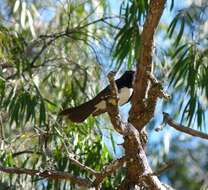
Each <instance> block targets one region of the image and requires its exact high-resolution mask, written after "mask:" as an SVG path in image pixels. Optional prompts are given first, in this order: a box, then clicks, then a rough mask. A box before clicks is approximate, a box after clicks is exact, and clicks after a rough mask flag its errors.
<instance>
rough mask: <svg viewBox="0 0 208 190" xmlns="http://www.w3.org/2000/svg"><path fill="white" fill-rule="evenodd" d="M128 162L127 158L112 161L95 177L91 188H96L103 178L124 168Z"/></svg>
mask: <svg viewBox="0 0 208 190" xmlns="http://www.w3.org/2000/svg"><path fill="white" fill-rule="evenodd" d="M127 161H129V159H128V157H127V156H124V157H122V158H119V159H117V160H114V161H113V162H112V163H111V164H109V165H107V166H106V167H105V168H104V169H103V170H102V171H101V172H100V173H99V174H98V175H97V176H96V179H95V180H94V182H93V185H92V186H93V187H98V186H99V185H100V184H101V182H102V181H103V180H104V178H105V177H107V176H109V175H111V174H112V173H114V172H116V170H117V169H119V168H120V167H122V166H124V165H125V163H126V162H127Z"/></svg>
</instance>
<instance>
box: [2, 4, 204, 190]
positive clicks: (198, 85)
mask: <svg viewBox="0 0 208 190" xmlns="http://www.w3.org/2000/svg"><path fill="white" fill-rule="evenodd" d="M207 6H208V3H207V2H206V0H201V1H193V2H192V1H184V4H181V3H180V4H179V1H176V0H175V1H174V0H170V1H167V4H166V9H165V12H164V16H163V18H162V21H161V24H160V26H159V28H158V30H157V35H156V43H155V52H154V73H155V75H156V76H157V77H158V78H159V79H161V80H164V85H165V86H167V89H168V92H169V93H171V95H172V99H171V101H170V102H165V103H162V102H159V103H158V109H157V114H156V117H155V119H154V120H153V122H152V123H151V124H150V127H149V128H148V129H149V140H150V142H149V146H148V154H149V159H150V161H151V162H152V166H153V167H154V168H155V169H156V168H158V167H159V165H160V164H161V163H163V162H165V161H168V160H170V159H171V160H172V159H173V160H175V162H176V165H175V167H174V168H172V169H170V170H168V171H167V172H165V173H164V174H162V175H161V180H162V181H164V182H167V183H169V184H170V185H173V187H175V188H176V189H190V190H191V189H193V190H195V189H199V188H200V187H201V186H202V185H206V181H207V179H206V175H207V171H206V169H207V160H206V157H207V151H206V146H207V144H206V143H204V142H203V143H202V142H201V141H199V140H197V139H190V138H188V137H187V136H184V135H180V134H178V133H177V134H176V133H175V132H173V131H172V130H170V129H164V131H163V132H161V133H160V134H157V133H156V132H155V131H154V130H152V129H153V127H155V126H157V125H158V122H160V120H161V118H160V115H159V114H158V113H161V110H166V111H167V112H169V113H171V114H172V116H173V117H175V118H176V119H178V120H180V121H181V122H183V123H184V124H186V125H187V126H189V127H193V128H197V129H199V130H202V131H206V130H207V129H206V128H207V124H206V123H207V111H206V110H207V97H208V85H207V81H208V78H207V77H208V65H207V59H208V57H207V56H208V51H207V37H208V20H207V16H208V15H207V12H208V11H207ZM147 9H148V1H145V0H139V1H136V0H128V1H127V0H124V1H119V5H118V2H113V1H104V0H102V1H96V0H87V1H83V0H79V1H73V0H66V1H65V0H64V1H55V0H46V1H39V0H38V1H29V0H28V1H27V0H24V1H20V0H3V1H2V2H1V3H0V20H1V22H0V66H1V68H0V95H1V98H0V107H1V109H0V135H1V136H0V138H1V139H0V164H1V165H4V166H16V167H25V168H34V169H39V170H44V169H47V168H48V169H55V170H61V171H68V172H70V173H72V174H75V175H79V176H89V174H87V173H85V172H84V171H80V169H79V168H77V167H76V166H74V165H73V164H72V163H71V162H70V161H69V159H67V157H68V156H74V157H75V158H76V159H78V160H79V161H81V162H83V163H85V164H86V165H88V166H91V167H92V168H94V169H96V170H101V169H102V168H103V166H104V165H106V164H107V163H109V162H110V161H111V160H112V159H113V158H115V157H118V156H119V155H121V154H122V149H121V147H120V146H118V145H117V143H119V142H120V141H122V140H121V139H119V137H118V135H117V134H116V133H114V132H113V131H112V128H111V127H110V124H109V121H108V118H107V117H106V116H105V115H104V116H101V117H98V118H93V117H90V118H89V119H87V120H86V121H85V122H84V123H82V124H79V125H77V124H74V123H71V122H70V121H66V120H61V119H60V118H58V112H59V111H60V110H61V109H62V108H63V107H67V106H75V105H79V104H80V103H82V102H84V101H86V100H88V99H90V98H92V97H93V96H94V95H95V94H96V93H97V92H98V91H99V90H100V89H101V88H102V87H103V86H104V85H105V84H104V82H99V81H104V80H105V75H106V73H107V72H108V71H109V70H110V69H116V70H119V72H120V73H121V72H123V71H124V70H126V69H131V68H134V65H135V60H136V59H137V58H138V55H139V54H138V52H139V47H140V32H141V30H142V25H143V23H144V19H145V16H146V14H147ZM111 57H112V58H111ZM124 109H125V110H124ZM126 109H128V106H127V107H125V108H122V110H123V115H124V117H125V115H126V114H127V111H126ZM184 149H186V151H184ZM182 158H186V161H182ZM190 168H192V169H191V170H190ZM123 172H124V171H122V170H119V171H118V173H117V174H115V176H113V177H111V178H109V179H106V180H105V182H104V184H103V188H104V189H107V188H109V189H110V188H112V187H115V186H116V185H117V184H119V182H120V181H121V178H122V175H123ZM195 176H198V177H197V178H196V177H195ZM89 177H90V176H89ZM0 183H1V184H0V189H6V188H7V187H10V188H11V189H76V188H77V187H75V186H74V185H72V184H70V183H69V182H67V181H51V180H46V179H42V178H37V177H29V176H26V175H22V176H18V175H8V174H1V176H0Z"/></svg>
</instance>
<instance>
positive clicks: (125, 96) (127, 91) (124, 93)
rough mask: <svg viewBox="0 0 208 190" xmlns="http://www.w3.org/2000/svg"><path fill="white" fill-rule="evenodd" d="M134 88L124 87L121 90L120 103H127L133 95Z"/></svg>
mask: <svg viewBox="0 0 208 190" xmlns="http://www.w3.org/2000/svg"><path fill="white" fill-rule="evenodd" d="M132 92H133V88H127V87H124V88H122V89H121V90H120V91H119V101H118V103H119V105H122V104H125V103H126V102H127V101H128V100H129V98H130V97H131V95H132Z"/></svg>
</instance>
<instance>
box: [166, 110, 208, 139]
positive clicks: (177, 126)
mask: <svg viewBox="0 0 208 190" xmlns="http://www.w3.org/2000/svg"><path fill="white" fill-rule="evenodd" d="M163 118H164V122H166V123H167V124H168V125H169V126H170V127H173V128H174V129H176V130H178V131H181V132H184V133H186V134H189V135H192V136H195V137H199V138H202V139H206V140H207V139H208V134H205V133H203V132H200V131H197V130H194V129H191V128H189V127H186V126H184V125H182V124H179V123H176V122H175V121H174V120H173V119H172V118H171V117H170V116H169V114H168V113H165V112H163Z"/></svg>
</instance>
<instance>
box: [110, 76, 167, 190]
mask: <svg viewBox="0 0 208 190" xmlns="http://www.w3.org/2000/svg"><path fill="white" fill-rule="evenodd" d="M108 79H109V82H110V96H109V98H108V99H107V111H108V115H109V117H110V119H111V122H112V124H113V127H114V128H115V130H117V131H118V132H119V133H120V134H122V135H124V140H125V143H124V148H125V150H126V156H127V157H128V158H129V162H127V167H128V171H133V172H132V173H133V174H134V175H132V176H128V177H129V178H128V180H130V183H132V184H138V183H142V184H143V186H145V184H146V186H147V187H148V188H149V189H154V190H164V189H165V188H164V187H163V186H162V184H161V183H160V181H159V179H158V178H157V177H156V176H151V175H145V174H151V173H153V172H152V170H151V168H150V166H149V164H148V161H147V157H146V154H145V151H144V149H143V147H142V143H141V141H140V134H139V131H138V130H137V129H136V128H135V127H134V126H133V125H131V123H124V122H122V120H121V117H120V115H119V109H118V100H119V99H118V89H117V86H116V83H115V80H114V73H113V72H110V73H109V74H108ZM128 174H129V173H128V172H127V175H128ZM141 176H145V178H144V179H143V181H142V182H141V178H140V177H141ZM126 179H127V178H126ZM128 185H129V184H128ZM119 188H120V189H122V190H123V189H125V190H126V189H129V186H128V187H127V186H125V185H124V186H120V187H119Z"/></svg>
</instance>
